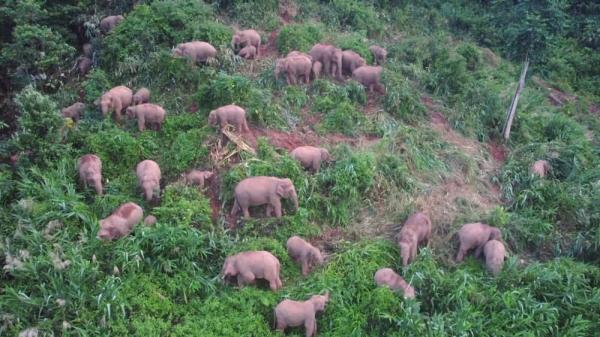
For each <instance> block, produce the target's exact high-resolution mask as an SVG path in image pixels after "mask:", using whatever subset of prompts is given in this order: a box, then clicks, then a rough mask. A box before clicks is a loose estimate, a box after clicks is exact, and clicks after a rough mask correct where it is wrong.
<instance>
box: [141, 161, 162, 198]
mask: <svg viewBox="0 0 600 337" xmlns="http://www.w3.org/2000/svg"><path fill="white" fill-rule="evenodd" d="M135 173H136V174H137V178H138V183H139V185H140V187H141V188H142V192H143V193H144V198H145V199H146V201H148V202H149V201H152V200H154V199H157V198H158V196H159V195H160V167H159V166H158V164H157V163H156V162H155V161H153V160H144V161H141V162H140V163H139V164H137V167H136V169H135Z"/></svg>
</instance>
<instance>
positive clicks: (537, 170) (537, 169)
mask: <svg viewBox="0 0 600 337" xmlns="http://www.w3.org/2000/svg"><path fill="white" fill-rule="evenodd" d="M551 168H552V166H550V163H548V162H547V161H545V160H538V161H536V162H535V163H533V165H531V173H533V174H535V175H538V176H539V177H540V178H544V177H545V176H546V175H547V174H548V172H549V171H550V169H551Z"/></svg>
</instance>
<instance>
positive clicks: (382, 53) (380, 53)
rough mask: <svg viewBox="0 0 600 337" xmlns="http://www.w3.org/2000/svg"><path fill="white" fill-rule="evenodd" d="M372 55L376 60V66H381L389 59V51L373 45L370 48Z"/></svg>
mask: <svg viewBox="0 0 600 337" xmlns="http://www.w3.org/2000/svg"><path fill="white" fill-rule="evenodd" d="M369 50H370V51H371V53H373V59H375V64H376V65H378V66H380V65H382V64H383V63H384V62H385V59H386V58H387V51H386V50H385V49H383V48H382V47H379V46H376V45H372V46H370V47H369Z"/></svg>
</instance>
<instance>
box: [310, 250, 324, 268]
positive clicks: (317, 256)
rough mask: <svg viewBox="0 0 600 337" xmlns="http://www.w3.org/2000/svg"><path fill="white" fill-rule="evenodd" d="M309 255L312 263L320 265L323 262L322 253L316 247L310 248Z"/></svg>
mask: <svg viewBox="0 0 600 337" xmlns="http://www.w3.org/2000/svg"><path fill="white" fill-rule="evenodd" d="M309 257H310V260H311V261H312V263H313V264H318V265H322V264H323V262H324V260H323V255H322V254H321V252H320V251H319V250H318V249H317V248H314V249H311V250H310V252H309Z"/></svg>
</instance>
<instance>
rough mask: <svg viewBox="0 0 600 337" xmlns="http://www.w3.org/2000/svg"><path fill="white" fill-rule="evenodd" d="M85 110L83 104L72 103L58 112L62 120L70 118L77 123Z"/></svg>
mask: <svg viewBox="0 0 600 337" xmlns="http://www.w3.org/2000/svg"><path fill="white" fill-rule="evenodd" d="M84 110H85V104H83V103H81V102H77V103H73V104H71V105H69V106H68V107H66V108H64V109H62V110H61V111H60V113H61V115H62V116H63V117H64V118H71V119H72V120H73V121H75V122H77V121H78V120H79V119H80V118H81V114H83V111H84Z"/></svg>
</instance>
